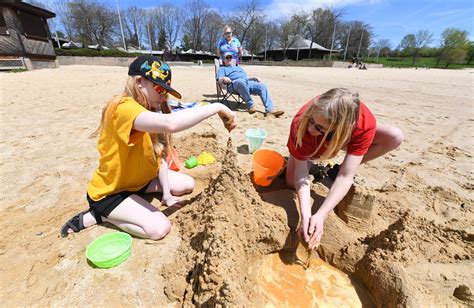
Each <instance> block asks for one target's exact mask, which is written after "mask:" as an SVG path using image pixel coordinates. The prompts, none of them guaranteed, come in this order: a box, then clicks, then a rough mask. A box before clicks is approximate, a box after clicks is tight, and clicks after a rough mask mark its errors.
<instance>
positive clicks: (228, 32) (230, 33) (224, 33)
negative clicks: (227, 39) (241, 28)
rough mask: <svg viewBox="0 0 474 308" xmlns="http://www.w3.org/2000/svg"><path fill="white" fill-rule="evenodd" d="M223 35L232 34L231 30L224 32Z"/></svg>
mask: <svg viewBox="0 0 474 308" xmlns="http://www.w3.org/2000/svg"><path fill="white" fill-rule="evenodd" d="M224 34H225V35H230V34H232V31H231V32H224Z"/></svg>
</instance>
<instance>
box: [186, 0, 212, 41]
mask: <svg viewBox="0 0 474 308" xmlns="http://www.w3.org/2000/svg"><path fill="white" fill-rule="evenodd" d="M186 6H187V7H188V11H189V15H188V17H187V20H186V22H185V24H184V31H185V33H184V35H187V37H189V40H190V43H191V46H192V49H194V50H201V49H202V48H203V35H204V23H205V21H206V17H207V15H208V10H209V7H208V5H207V4H206V2H204V1H203V0H193V1H191V2H188V3H187V4H186ZM183 38H184V37H183Z"/></svg>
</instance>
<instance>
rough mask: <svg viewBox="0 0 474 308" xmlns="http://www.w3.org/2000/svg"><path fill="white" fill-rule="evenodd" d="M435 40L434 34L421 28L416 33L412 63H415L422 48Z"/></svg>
mask: <svg viewBox="0 0 474 308" xmlns="http://www.w3.org/2000/svg"><path fill="white" fill-rule="evenodd" d="M432 41H433V34H432V33H431V32H430V31H428V30H420V31H418V32H417V33H416V35H415V44H414V47H413V48H414V49H413V61H412V62H411V65H415V61H416V58H417V57H418V54H419V52H420V50H421V49H422V48H424V47H426V46H428V44H430V43H431V42H432Z"/></svg>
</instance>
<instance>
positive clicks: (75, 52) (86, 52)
mask: <svg viewBox="0 0 474 308" xmlns="http://www.w3.org/2000/svg"><path fill="white" fill-rule="evenodd" d="M54 51H55V52H56V55H57V56H76V57H126V58H133V57H136V56H140V55H142V54H141V53H130V52H124V51H121V50H118V49H107V50H101V51H99V50H94V49H89V48H77V49H64V48H61V49H60V48H55V49H54Z"/></svg>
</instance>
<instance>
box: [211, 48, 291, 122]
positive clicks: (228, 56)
mask: <svg viewBox="0 0 474 308" xmlns="http://www.w3.org/2000/svg"><path fill="white" fill-rule="evenodd" d="M217 78H218V79H219V82H220V83H223V84H226V85H227V89H228V90H229V91H233V92H236V93H238V94H239V95H240V96H241V97H242V99H243V100H244V101H245V104H246V105H247V106H248V108H249V113H250V114H253V113H255V112H256V111H257V110H256V109H255V107H254V106H253V100H252V97H251V96H250V94H254V95H259V96H260V99H261V100H262V103H263V106H265V116H267V115H272V116H274V117H277V118H278V117H280V116H282V115H283V114H284V113H285V112H284V111H281V110H274V109H273V102H272V99H271V98H270V94H269V93H268V90H267V86H266V85H265V84H263V83H261V82H260V80H259V79H258V78H248V77H247V74H246V73H245V71H244V70H243V69H242V67H240V66H235V65H234V61H233V60H232V53H225V54H224V66H221V67H220V68H219V71H218V72H217Z"/></svg>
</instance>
